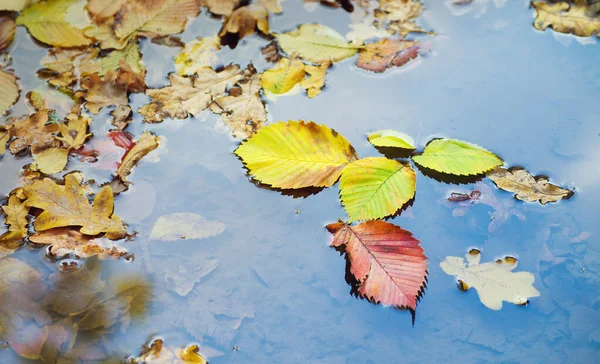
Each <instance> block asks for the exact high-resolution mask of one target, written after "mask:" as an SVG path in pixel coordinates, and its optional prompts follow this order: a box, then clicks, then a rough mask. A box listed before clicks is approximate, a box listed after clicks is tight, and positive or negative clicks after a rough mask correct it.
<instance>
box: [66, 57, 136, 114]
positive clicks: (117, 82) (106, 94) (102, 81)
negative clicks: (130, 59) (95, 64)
mask: <svg viewBox="0 0 600 364" xmlns="http://www.w3.org/2000/svg"><path fill="white" fill-rule="evenodd" d="M81 88H82V89H83V90H84V91H78V92H77V93H76V94H75V95H76V96H78V97H83V98H84V99H85V100H86V101H87V102H86V104H85V107H86V108H87V109H88V110H89V111H91V112H92V113H94V114H97V113H98V111H100V109H101V108H103V107H106V106H119V105H128V104H129V97H128V95H127V92H128V91H132V92H141V91H144V89H145V88H146V85H145V83H144V78H143V77H142V76H141V75H139V74H135V73H133V72H132V71H131V69H130V68H129V66H128V65H127V64H126V63H121V68H120V69H119V71H113V70H109V71H108V72H107V73H106V74H105V75H104V77H103V78H101V77H100V76H98V75H95V74H94V75H90V76H88V77H86V78H85V79H84V80H83V81H82V83H81Z"/></svg>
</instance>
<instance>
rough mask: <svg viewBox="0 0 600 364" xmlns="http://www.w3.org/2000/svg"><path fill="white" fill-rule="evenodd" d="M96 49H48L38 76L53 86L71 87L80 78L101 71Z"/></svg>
mask: <svg viewBox="0 0 600 364" xmlns="http://www.w3.org/2000/svg"><path fill="white" fill-rule="evenodd" d="M98 53H99V51H98V49H97V48H88V49H85V50H78V49H64V48H56V49H49V50H48V54H46V55H45V56H44V57H43V58H42V60H41V61H40V63H41V64H42V66H44V68H43V69H41V70H38V75H40V76H42V77H44V78H47V79H48V82H49V83H50V84H51V85H54V86H65V87H68V86H71V85H72V84H74V83H76V82H77V81H78V80H79V79H80V78H81V77H86V76H89V75H91V74H94V73H98V72H100V71H101V70H102V65H101V63H100V61H98V59H97V57H98Z"/></svg>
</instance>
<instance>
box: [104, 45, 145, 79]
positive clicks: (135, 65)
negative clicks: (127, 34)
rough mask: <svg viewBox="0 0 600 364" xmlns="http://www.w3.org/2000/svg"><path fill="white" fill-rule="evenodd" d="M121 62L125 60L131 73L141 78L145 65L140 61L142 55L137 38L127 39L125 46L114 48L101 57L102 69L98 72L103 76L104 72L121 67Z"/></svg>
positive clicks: (143, 74)
mask: <svg viewBox="0 0 600 364" xmlns="http://www.w3.org/2000/svg"><path fill="white" fill-rule="evenodd" d="M121 62H125V63H126V64H127V65H128V66H129V68H130V69H131V71H133V73H135V74H138V75H140V77H142V78H143V77H144V76H145V74H146V66H144V62H142V55H141V54H140V47H139V46H138V43H137V39H132V40H131V41H129V43H127V46H125V48H123V49H121V50H119V49H117V50H114V51H112V52H110V53H109V54H108V55H107V56H106V57H103V58H102V70H100V72H99V73H98V74H99V75H100V76H104V75H105V74H106V72H108V71H110V70H113V71H117V70H119V69H120V68H121Z"/></svg>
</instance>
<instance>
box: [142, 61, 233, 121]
mask: <svg viewBox="0 0 600 364" xmlns="http://www.w3.org/2000/svg"><path fill="white" fill-rule="evenodd" d="M240 77H241V75H240V74H239V67H238V66H236V65H230V66H227V67H226V68H225V69H223V70H221V71H219V72H216V71H214V70H213V69H211V68H203V69H201V70H199V71H198V75H197V76H196V77H182V76H179V75H177V74H174V73H172V74H170V75H169V81H170V83H171V85H170V86H166V87H163V88H160V89H149V90H147V91H146V95H148V96H150V97H151V98H152V101H151V102H150V104H148V105H144V106H142V107H141V108H140V109H139V110H138V112H139V113H140V114H142V115H144V120H145V121H146V122H148V123H156V122H161V121H163V120H164V119H165V118H167V117H170V118H177V119H185V118H186V117H188V115H189V114H192V115H197V114H199V113H200V112H201V111H202V110H204V109H206V108H207V107H208V106H209V105H210V103H211V102H212V100H213V99H214V98H215V97H217V96H218V95H220V94H222V93H223V92H225V89H226V88H227V86H228V85H232V84H234V83H235V82H236V81H237V80H239V79H240Z"/></svg>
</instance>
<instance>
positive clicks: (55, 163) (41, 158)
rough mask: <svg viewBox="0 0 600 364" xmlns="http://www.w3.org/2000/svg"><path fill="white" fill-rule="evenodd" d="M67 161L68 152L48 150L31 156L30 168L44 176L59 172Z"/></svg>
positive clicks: (66, 150) (54, 149) (61, 149)
mask: <svg viewBox="0 0 600 364" xmlns="http://www.w3.org/2000/svg"><path fill="white" fill-rule="evenodd" d="M68 161H69V150H68V149H64V148H49V149H46V150H44V151H42V152H40V153H38V154H33V163H32V164H31V166H30V168H31V170H34V171H40V172H42V173H45V174H55V173H58V172H61V171H62V170H63V169H65V167H66V166H67V162H68Z"/></svg>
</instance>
